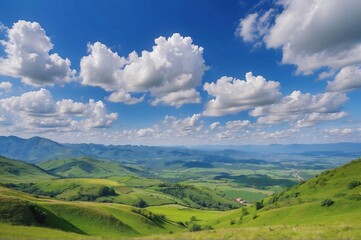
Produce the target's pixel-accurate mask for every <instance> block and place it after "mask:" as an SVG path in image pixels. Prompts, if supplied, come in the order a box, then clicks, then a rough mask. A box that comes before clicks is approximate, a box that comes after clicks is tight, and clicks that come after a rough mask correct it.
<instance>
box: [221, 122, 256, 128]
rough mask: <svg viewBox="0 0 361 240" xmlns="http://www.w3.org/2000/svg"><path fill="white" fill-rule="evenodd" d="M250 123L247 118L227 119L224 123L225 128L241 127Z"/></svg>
mask: <svg viewBox="0 0 361 240" xmlns="http://www.w3.org/2000/svg"><path fill="white" fill-rule="evenodd" d="M250 124H251V122H250V121H249V120H235V121H229V122H227V123H226V128H227V129H240V128H243V127H247V126H249V125H250Z"/></svg>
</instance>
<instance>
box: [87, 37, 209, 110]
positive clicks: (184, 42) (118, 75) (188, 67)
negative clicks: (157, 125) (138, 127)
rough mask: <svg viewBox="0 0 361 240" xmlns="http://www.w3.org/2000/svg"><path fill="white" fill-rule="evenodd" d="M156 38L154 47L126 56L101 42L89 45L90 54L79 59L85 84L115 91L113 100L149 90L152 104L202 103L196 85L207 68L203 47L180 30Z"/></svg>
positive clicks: (129, 99) (130, 101) (130, 99)
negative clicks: (121, 55)
mask: <svg viewBox="0 0 361 240" xmlns="http://www.w3.org/2000/svg"><path fill="white" fill-rule="evenodd" d="M154 42H155V45H154V46H153V49H152V51H142V53H141V55H138V54H137V53H136V52H132V53H130V54H129V56H128V57H126V58H125V57H120V56H119V55H118V54H117V53H114V52H112V51H111V49H109V48H108V47H106V46H105V45H104V44H101V43H99V42H96V43H95V44H93V45H89V46H88V49H89V55H88V56H85V57H83V58H82V60H81V63H80V68H81V71H80V77H81V79H82V84H84V85H90V86H98V87H101V88H103V89H105V90H106V91H110V92H112V94H111V95H110V96H109V98H108V99H109V100H110V101H113V102H124V103H127V104H134V103H136V102H140V101H142V100H143V98H134V97H133V96H132V94H134V93H147V92H149V93H150V94H151V96H152V97H154V100H153V101H152V104H153V105H157V104H159V103H164V104H166V105H171V106H176V107H180V106H182V105H183V104H186V103H199V102H200V95H199V93H198V92H197V91H196V87H197V86H199V85H200V83H201V80H202V77H203V74H204V72H205V71H206V70H207V69H208V67H207V66H206V65H205V61H204V59H203V48H202V47H199V46H197V45H194V44H193V41H192V38H190V37H182V36H181V35H180V34H178V33H175V34H173V35H172V36H171V37H169V38H164V37H159V38H157V39H155V41H154Z"/></svg>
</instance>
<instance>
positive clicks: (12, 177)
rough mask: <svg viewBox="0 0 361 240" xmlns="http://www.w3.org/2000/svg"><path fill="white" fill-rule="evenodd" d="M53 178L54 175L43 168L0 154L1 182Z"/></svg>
mask: <svg viewBox="0 0 361 240" xmlns="http://www.w3.org/2000/svg"><path fill="white" fill-rule="evenodd" d="M34 176H35V177H36V180H44V179H52V178H54V177H53V176H52V175H50V174H49V173H47V172H46V171H44V170H43V169H41V168H39V167H37V166H34V165H32V164H28V163H25V162H22V161H17V160H12V159H9V158H6V157H2V156H0V183H10V182H12V183H17V182H28V181H34V180H35V179H34Z"/></svg>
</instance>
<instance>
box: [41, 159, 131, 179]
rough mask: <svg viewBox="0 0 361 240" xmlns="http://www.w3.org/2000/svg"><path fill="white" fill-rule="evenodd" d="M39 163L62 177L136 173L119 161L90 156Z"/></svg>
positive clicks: (97, 176)
mask: <svg viewBox="0 0 361 240" xmlns="http://www.w3.org/2000/svg"><path fill="white" fill-rule="evenodd" d="M37 165H38V166H39V167H41V168H42V169H45V170H46V171H48V172H49V173H51V174H53V175H56V176H61V177H76V178H80V177H87V178H104V177H111V176H124V175H127V176H129V175H130V176H134V175H136V174H135V173H133V172H132V171H129V170H127V168H126V167H123V166H121V165H120V164H119V163H116V162H109V161H101V160H96V159H93V158H89V157H79V158H65V159H56V160H50V161H46V162H40V163H38V164H37Z"/></svg>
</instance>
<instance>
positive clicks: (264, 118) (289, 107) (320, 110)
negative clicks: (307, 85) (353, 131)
mask: <svg viewBox="0 0 361 240" xmlns="http://www.w3.org/2000/svg"><path fill="white" fill-rule="evenodd" d="M347 100H348V98H347V96H346V95H345V94H343V93H322V94H317V95H312V94H310V93H305V94H302V93H301V92H300V91H294V92H292V93H291V94H290V95H288V96H285V97H283V98H282V100H281V101H279V102H277V103H275V104H272V105H269V106H264V107H257V108H255V109H254V110H252V111H250V115H251V116H253V117H259V118H258V119H257V122H258V123H261V124H275V123H281V122H292V121H295V120H297V119H300V118H302V117H304V116H305V114H310V115H307V118H306V119H304V120H303V124H305V123H306V122H307V124H308V125H310V124H311V123H316V122H320V121H322V120H323V121H329V120H336V119H339V118H342V117H345V116H346V115H345V113H340V110H341V108H342V106H343V104H344V103H345V102H346V101H347ZM321 114H322V115H321ZM301 123H302V120H301V122H299V126H301V125H302V124H301Z"/></svg>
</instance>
